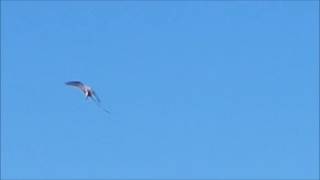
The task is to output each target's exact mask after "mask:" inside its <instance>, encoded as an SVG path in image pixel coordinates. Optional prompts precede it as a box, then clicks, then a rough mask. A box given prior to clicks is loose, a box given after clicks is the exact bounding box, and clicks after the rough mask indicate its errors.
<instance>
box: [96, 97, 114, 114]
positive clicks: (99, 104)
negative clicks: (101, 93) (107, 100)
mask: <svg viewBox="0 0 320 180" xmlns="http://www.w3.org/2000/svg"><path fill="white" fill-rule="evenodd" d="M92 100H93V101H94V102H95V104H96V105H97V106H98V107H99V108H100V109H102V110H103V111H104V112H106V113H108V114H110V113H111V112H110V111H108V110H107V109H106V108H104V107H103V106H102V105H101V103H100V101H97V100H95V99H93V98H92Z"/></svg>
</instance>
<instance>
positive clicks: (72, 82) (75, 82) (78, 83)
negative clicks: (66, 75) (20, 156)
mask: <svg viewBox="0 0 320 180" xmlns="http://www.w3.org/2000/svg"><path fill="white" fill-rule="evenodd" d="M65 84H66V85H69V86H74V87H77V88H80V89H81V90H84V89H85V85H84V84H83V83H82V82H80V81H69V82H66V83H65Z"/></svg>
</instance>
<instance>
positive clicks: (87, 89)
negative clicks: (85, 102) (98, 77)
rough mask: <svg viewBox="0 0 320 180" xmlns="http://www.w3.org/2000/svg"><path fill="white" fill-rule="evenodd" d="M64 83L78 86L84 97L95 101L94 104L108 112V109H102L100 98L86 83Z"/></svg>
mask: <svg viewBox="0 0 320 180" xmlns="http://www.w3.org/2000/svg"><path fill="white" fill-rule="evenodd" d="M65 84H66V85H68V86H73V87H76V88H79V89H80V90H81V91H82V92H83V93H84V94H85V96H86V99H88V98H91V99H92V100H93V101H94V102H96V104H97V105H98V106H99V107H100V108H102V109H103V110H104V111H106V112H108V113H109V111H108V110H106V109H104V108H103V107H102V106H101V104H100V98H99V97H98V96H97V94H96V93H95V92H94V91H93V89H92V88H91V87H90V86H88V85H86V84H83V83H82V82H80V81H69V82H66V83H65Z"/></svg>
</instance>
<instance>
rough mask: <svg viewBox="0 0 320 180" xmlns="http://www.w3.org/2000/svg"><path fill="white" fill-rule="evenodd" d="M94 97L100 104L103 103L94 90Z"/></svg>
mask: <svg viewBox="0 0 320 180" xmlns="http://www.w3.org/2000/svg"><path fill="white" fill-rule="evenodd" d="M92 95H93V96H94V97H95V99H96V100H97V102H98V103H100V102H101V101H100V98H99V96H98V95H97V93H96V92H94V91H93V90H92Z"/></svg>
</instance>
